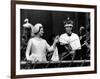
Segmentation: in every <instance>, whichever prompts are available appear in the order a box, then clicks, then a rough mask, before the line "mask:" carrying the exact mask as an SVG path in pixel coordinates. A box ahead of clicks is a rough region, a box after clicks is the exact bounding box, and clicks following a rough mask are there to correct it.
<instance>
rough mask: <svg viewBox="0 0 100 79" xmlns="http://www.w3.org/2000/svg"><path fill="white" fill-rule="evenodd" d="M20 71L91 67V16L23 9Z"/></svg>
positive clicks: (81, 13)
mask: <svg viewBox="0 0 100 79" xmlns="http://www.w3.org/2000/svg"><path fill="white" fill-rule="evenodd" d="M20 12H21V15H20V16H21V17H20V19H21V24H20V25H21V26H20V62H21V66H20V68H21V69H28V68H29V69H30V68H32V69H36V68H60V67H82V66H90V63H91V62H90V13H89V12H71V11H44V10H34V9H29V10H28V9H21V10H20Z"/></svg>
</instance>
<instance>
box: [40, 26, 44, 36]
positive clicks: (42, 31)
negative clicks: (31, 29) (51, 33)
mask: <svg viewBox="0 0 100 79" xmlns="http://www.w3.org/2000/svg"><path fill="white" fill-rule="evenodd" d="M43 33H44V30H43V28H41V29H40V32H39V35H40V36H43Z"/></svg>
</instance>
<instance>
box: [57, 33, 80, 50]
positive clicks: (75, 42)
mask: <svg viewBox="0 0 100 79" xmlns="http://www.w3.org/2000/svg"><path fill="white" fill-rule="evenodd" d="M59 41H60V43H62V44H70V46H71V47H72V50H76V49H81V44H80V40H79V37H78V35H77V34H75V33H72V34H71V36H68V35H67V33H64V34H62V35H61V36H60V38H59Z"/></svg>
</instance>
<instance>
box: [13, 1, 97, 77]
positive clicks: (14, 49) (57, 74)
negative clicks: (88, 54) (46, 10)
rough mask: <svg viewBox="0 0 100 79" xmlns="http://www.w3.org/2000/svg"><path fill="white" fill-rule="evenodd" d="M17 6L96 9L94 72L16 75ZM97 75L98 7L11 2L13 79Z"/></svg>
mask: <svg viewBox="0 0 100 79" xmlns="http://www.w3.org/2000/svg"><path fill="white" fill-rule="evenodd" d="M16 4H27V5H45V6H57V7H59V6H60V7H76V8H91V9H94V47H95V48H94V70H91V71H80V72H77V71H76V72H61V73H46V74H27V75H24V74H23V75H16ZM92 73H97V6H96V5H83V4H65V3H48V2H33V1H17V0H15V1H14V0H12V1H11V78H12V79H14V78H31V77H46V76H62V75H78V74H92Z"/></svg>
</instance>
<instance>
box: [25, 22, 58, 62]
mask: <svg viewBox="0 0 100 79" xmlns="http://www.w3.org/2000/svg"><path fill="white" fill-rule="evenodd" d="M32 33H33V35H34V37H33V38H31V39H30V40H29V42H28V45H27V49H26V59H27V60H29V61H32V62H37V61H39V62H41V61H47V59H46V55H47V52H48V51H49V52H51V51H54V50H55V48H56V43H57V42H58V36H57V37H56V38H55V39H54V42H53V44H52V46H49V44H48V43H47V42H46V40H45V39H43V38H41V37H42V36H43V33H44V31H43V25H42V24H40V23H37V24H35V25H34V27H33V28H32Z"/></svg>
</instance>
